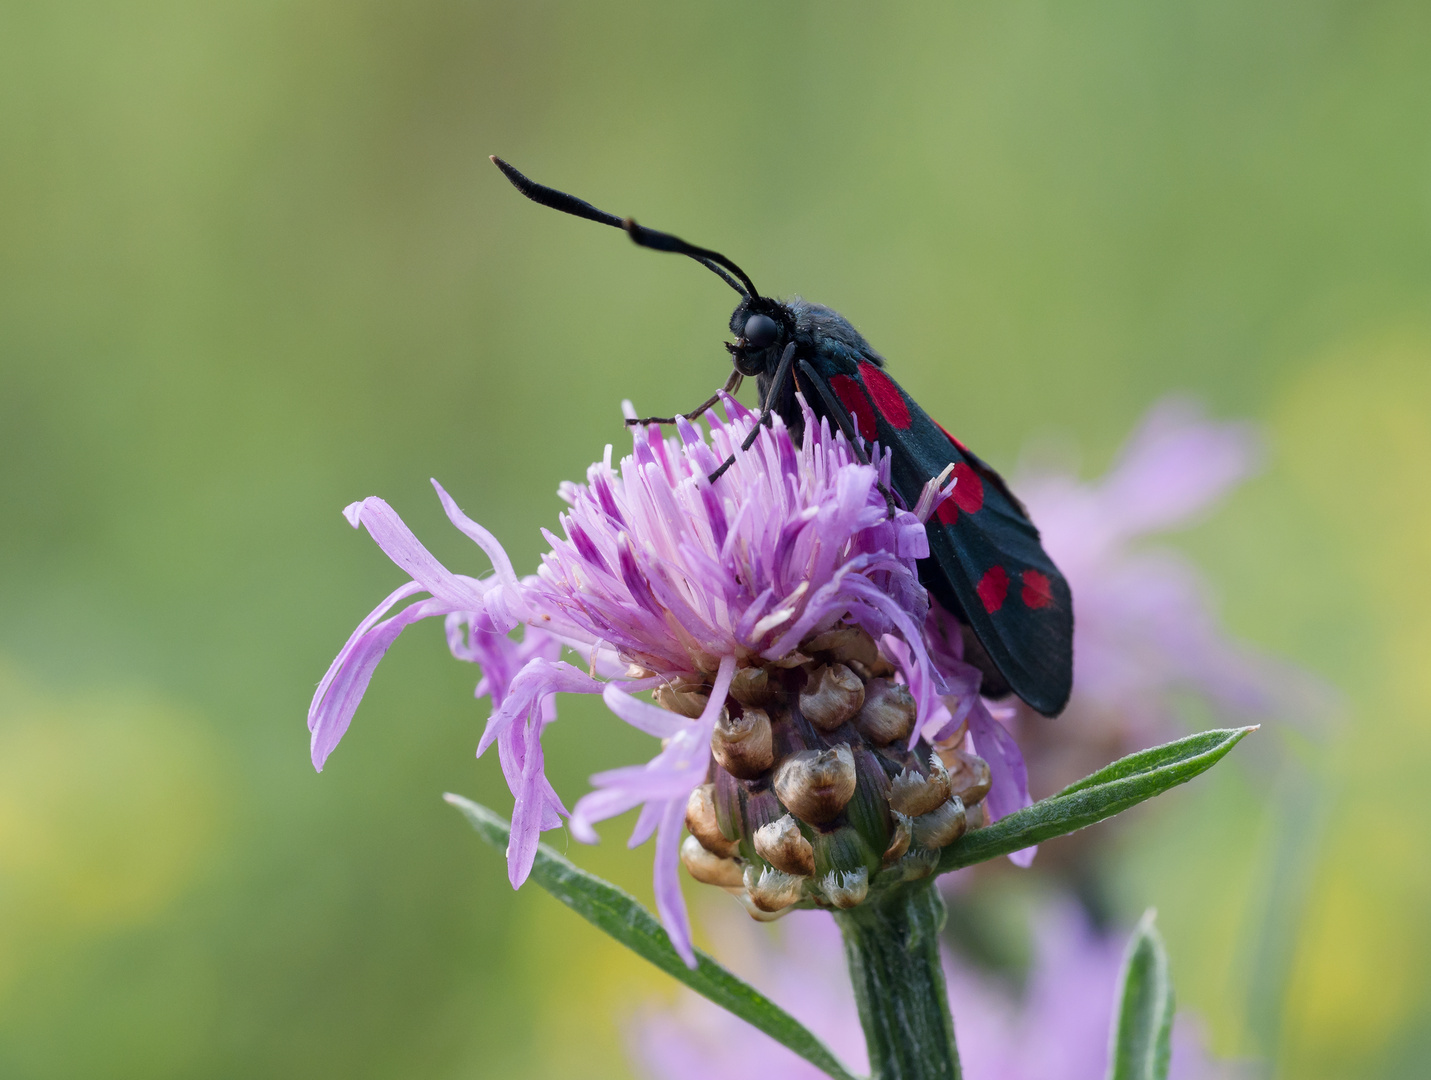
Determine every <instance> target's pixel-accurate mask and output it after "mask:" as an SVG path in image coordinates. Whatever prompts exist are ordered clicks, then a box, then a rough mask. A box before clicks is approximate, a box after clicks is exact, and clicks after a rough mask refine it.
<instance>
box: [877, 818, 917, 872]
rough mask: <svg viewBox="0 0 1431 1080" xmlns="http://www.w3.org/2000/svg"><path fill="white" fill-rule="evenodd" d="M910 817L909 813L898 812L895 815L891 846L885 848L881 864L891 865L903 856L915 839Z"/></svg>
mask: <svg viewBox="0 0 1431 1080" xmlns="http://www.w3.org/2000/svg"><path fill="white" fill-rule="evenodd" d="M910 821H911V819H910V817H909V815H907V814H900V813H896V814H895V815H894V833H893V835H892V836H891V837H890V841H889V847H887V848H885V849H884V855H882V856H881V857H880V864H881V865H883V866H889V865H890V864H892V863H895V862H898V861H899V860H900V859H901V858H903V856H904V853H905V852H906V851H908V850H909V845H910V842H911V841H912V840H913V839H914V831H913V827H912V825H911V824H910Z"/></svg>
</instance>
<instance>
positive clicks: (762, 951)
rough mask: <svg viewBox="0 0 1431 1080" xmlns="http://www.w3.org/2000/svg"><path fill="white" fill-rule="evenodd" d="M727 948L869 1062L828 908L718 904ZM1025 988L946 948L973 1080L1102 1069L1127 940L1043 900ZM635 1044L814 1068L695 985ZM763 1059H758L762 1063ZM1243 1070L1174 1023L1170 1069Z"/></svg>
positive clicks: (847, 1051) (718, 1074)
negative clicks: (730, 910)
mask: <svg viewBox="0 0 1431 1080" xmlns="http://www.w3.org/2000/svg"><path fill="white" fill-rule="evenodd" d="M714 917H715V918H716V919H717V920H718V921H719V933H718V935H717V937H718V940H719V941H720V942H721V948H722V956H723V959H725V960H726V962H727V963H728V964H729V965H730V966H731V967H732V968H733V969H734V970H735V971H736V972H737V973H738V974H740V975H741V976H742V977H744V978H745V979H746V980H747V981H748V982H750V983H751V984H752V985H754V986H755V987H756V988H757V989H760V990H761V991H763V992H764V993H765V994H766V995H767V996H768V997H770V998H771V999H772V1000H773V1001H775V1002H776V1003H777V1004H779V1005H780V1006H781V1007H782V1008H784V1009H785V1010H786V1011H788V1012H789V1013H790V1014H791V1015H793V1016H794V1017H795V1018H796V1019H797V1020H799V1021H800V1022H801V1023H802V1024H804V1025H805V1026H806V1027H807V1028H809V1029H810V1030H811V1031H813V1032H814V1033H815V1034H816V1035H818V1036H819V1037H820V1038H821V1039H823V1040H824V1041H825V1043H826V1045H828V1046H829V1047H830V1049H831V1050H833V1051H834V1052H835V1053H836V1054H837V1055H838V1056H839V1057H840V1058H841V1059H842V1060H843V1061H844V1062H845V1063H846V1064H847V1065H848V1066H850V1067H851V1068H853V1069H854V1071H856V1072H863V1071H865V1070H866V1069H867V1067H868V1059H867V1058H866V1056H865V1048H864V1040H863V1037H862V1035H861V1032H860V1023H859V1014H858V1012H857V1010H856V1008H855V1002H854V996H853V994H852V992H851V990H850V984H849V979H848V977H847V975H846V974H845V970H844V955H843V953H842V951H841V944H840V935H839V931H838V929H837V928H836V926H835V924H834V920H833V919H832V918H830V916H829V915H828V914H826V913H825V912H818V911H808V912H807V911H801V912H797V913H795V914H794V915H792V916H791V917H790V918H788V919H785V920H783V921H782V922H781V923H780V924H779V925H778V926H770V925H760V926H757V925H754V924H750V923H747V922H745V921H744V920H740V919H736V918H732V917H730V916H729V915H728V914H726V915H724V917H722V916H721V915H719V914H717V915H715V916H714ZM1033 953H1034V955H1033V963H1032V967H1031V969H1030V971H1029V974H1028V978H1027V980H1026V982H1025V985H1024V989H1023V992H1022V993H1020V994H1016V993H1014V992H1013V991H1011V990H1010V989H1009V987H1008V986H1007V984H1006V983H1005V982H1003V981H1002V980H1000V979H997V978H995V977H993V976H990V975H986V974H983V973H981V972H979V971H977V970H975V969H973V968H971V967H969V966H968V965H966V964H963V963H961V962H960V961H959V960H958V959H956V958H955V957H954V956H953V955H952V954H950V953H948V952H946V953H945V956H944V975H945V979H946V980H947V981H948V984H949V1000H950V1002H951V1004H952V1007H953V1010H954V1019H955V1034H956V1035H957V1037H958V1041H959V1056H960V1059H961V1063H962V1066H963V1072H964V1076H965V1077H967V1078H968V1080H1103V1077H1104V1076H1105V1075H1106V1073H1107V1067H1108V1033H1109V1027H1110V1024H1111V1021H1112V1016H1113V1001H1114V997H1115V994H1116V992H1117V984H1118V974H1119V970H1120V967H1121V964H1122V958H1123V942H1122V941H1120V940H1118V939H1116V938H1114V937H1106V936H1102V935H1100V934H1098V933H1097V932H1096V931H1094V930H1093V929H1092V927H1091V926H1090V925H1089V923H1088V922H1087V919H1086V918H1085V917H1084V915H1083V914H1082V912H1081V911H1080V910H1079V909H1078V907H1077V906H1076V905H1074V904H1072V903H1067V902H1065V903H1058V904H1052V905H1049V906H1047V907H1046V908H1045V909H1044V910H1043V911H1042V912H1041V914H1040V916H1039V918H1038V920H1037V924H1036V927H1035V934H1034V950H1033ZM631 1047H632V1055H633V1057H634V1058H635V1059H636V1062H637V1065H638V1069H639V1071H640V1073H641V1074H642V1075H644V1076H646V1077H649V1080H735V1078H737V1077H744V1076H749V1075H751V1073H752V1070H753V1069H756V1071H758V1072H759V1075H760V1076H761V1077H762V1080H816V1078H818V1077H821V1076H823V1075H824V1074H823V1073H821V1072H820V1071H819V1070H818V1069H816V1068H815V1067H814V1066H813V1065H810V1064H809V1063H807V1062H806V1061H804V1060H803V1059H802V1058H799V1057H797V1056H796V1055H795V1054H793V1053H792V1052H791V1051H789V1050H787V1049H785V1048H784V1047H783V1046H780V1045H779V1044H778V1043H776V1042H774V1041H773V1040H772V1039H770V1038H769V1037H768V1036H766V1035H764V1034H762V1033H761V1032H759V1031H756V1030H755V1029H754V1028H752V1027H750V1026H749V1025H747V1024H746V1023H745V1022H744V1021H742V1020H739V1019H737V1018H736V1017H734V1016H732V1015H731V1014H730V1013H728V1012H726V1011H725V1010H723V1009H721V1008H719V1007H718V1006H716V1005H713V1004H711V1003H710V1002H709V1001H707V1000H705V999H704V998H702V997H699V996H697V995H696V994H694V993H692V992H690V991H682V992H681V994H680V996H679V1000H678V1001H677V1003H676V1004H675V1005H674V1006H672V1007H670V1008H668V1009H660V1010H655V1009H653V1010H650V1011H647V1012H646V1013H645V1014H644V1015H642V1016H641V1017H640V1018H639V1019H638V1020H637V1022H636V1023H635V1024H634V1025H633V1027H632V1030H631ZM754 1063H759V1064H758V1069H757V1067H756V1066H755V1065H754ZM1233 1075H1236V1073H1235V1071H1234V1069H1233V1067H1231V1066H1228V1065H1224V1064H1216V1063H1214V1062H1213V1061H1212V1060H1211V1059H1209V1058H1208V1057H1207V1055H1206V1053H1205V1052H1204V1051H1203V1049H1202V1045H1201V1040H1200V1039H1199V1038H1198V1035H1197V1031H1196V1026H1195V1024H1194V1023H1193V1022H1192V1021H1191V1018H1189V1017H1187V1016H1185V1015H1184V1016H1179V1017H1178V1018H1177V1021H1176V1023H1175V1025H1174V1029H1173V1060H1172V1071H1171V1076H1172V1078H1173V1080H1213V1078H1217V1077H1225V1078H1230V1077H1231V1076H1233Z"/></svg>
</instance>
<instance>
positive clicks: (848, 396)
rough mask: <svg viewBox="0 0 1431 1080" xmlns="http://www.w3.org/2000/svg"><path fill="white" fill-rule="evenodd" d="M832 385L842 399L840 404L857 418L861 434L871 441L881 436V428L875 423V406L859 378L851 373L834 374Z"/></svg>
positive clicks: (856, 421)
mask: <svg viewBox="0 0 1431 1080" xmlns="http://www.w3.org/2000/svg"><path fill="white" fill-rule="evenodd" d="M830 386H831V388H832V389H833V390H834V391H835V396H836V397H837V398H839V399H840V404H841V405H843V406H844V407H845V411H846V412H847V413H849V414H850V415H851V416H853V417H854V418H855V423H856V424H857V425H858V426H859V429H860V434H861V435H862V436H864V437H865V438H866V439H868V440H869V441H870V442H874V441H875V439H877V438H879V428H878V427H877V426H876V425H875V417H874V406H873V405H871V404H870V399H869V398H868V397H866V396H865V392H864V389H863V388H862V387H861V386H860V383H859V380H858V379H855V378H853V377H851V376H849V375H833V376H831V377H830Z"/></svg>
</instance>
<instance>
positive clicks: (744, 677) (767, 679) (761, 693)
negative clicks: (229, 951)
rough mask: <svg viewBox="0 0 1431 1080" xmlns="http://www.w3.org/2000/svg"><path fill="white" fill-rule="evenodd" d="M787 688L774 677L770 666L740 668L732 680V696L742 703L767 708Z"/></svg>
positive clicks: (778, 698)
mask: <svg viewBox="0 0 1431 1080" xmlns="http://www.w3.org/2000/svg"><path fill="white" fill-rule="evenodd" d="M784 693H785V688H784V687H783V686H781V685H780V680H779V679H776V678H772V677H771V675H770V671H769V669H768V668H763V667H743V668H739V669H738V670H737V671H736V673H735V677H734V678H733V679H731V681H730V696H731V697H733V698H735V700H736V701H738V702H740V703H741V704H742V705H751V706H756V707H759V708H766V707H768V706H770V705H773V704H774V703H775V702H777V701H779V700H780V698H781V697H782V696H783V695H784Z"/></svg>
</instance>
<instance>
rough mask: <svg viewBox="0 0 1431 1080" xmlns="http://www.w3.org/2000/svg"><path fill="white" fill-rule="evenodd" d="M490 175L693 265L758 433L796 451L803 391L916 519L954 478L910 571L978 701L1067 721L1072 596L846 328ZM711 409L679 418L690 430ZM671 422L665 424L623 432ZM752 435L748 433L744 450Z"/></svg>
mask: <svg viewBox="0 0 1431 1080" xmlns="http://www.w3.org/2000/svg"><path fill="white" fill-rule="evenodd" d="M492 161H493V162H494V163H495V164H496V166H497V167H498V168H499V169H501V170H502V172H503V174H505V175H506V177H507V179H508V180H510V181H511V182H512V184H513V185H514V186H515V187H516V189H517V190H518V191H520V192H521V193H522V194H523V195H525V196H526V197H527V198H529V199H531V200H532V201H533V202H537V203H540V204H542V205H543V206H549V207H551V208H553V209H555V210H561V211H563V212H564V213H568V214H574V215H576V216H577V217H584V218H588V219H590V220H592V221H599V222H601V223H602V224H603V225H613V226H615V227H616V228H618V229H624V230H625V231H626V232H627V233H628V234H629V235H630V236H631V239H633V240H634V241H636V243H637V244H640V245H641V246H642V247H648V248H653V249H655V250H657V251H671V252H675V253H677V254H681V255H689V256H690V257H691V258H693V259H695V260H696V261H698V262H700V263H702V264H703V265H704V266H706V267H707V268H708V269H710V270H712V271H714V272H715V273H716V274H718V275H720V277H721V278H722V279H723V280H724V281H725V282H726V284H728V285H729V286H730V287H731V288H733V289H734V290H735V291H736V292H738V293H740V295H741V300H740V303H739V305H737V307H736V309H735V312H734V314H732V315H731V317H730V330H731V333H732V334H734V335H735V338H736V340H735V342H734V344H730V343H727V345H726V348H727V349H729V350H730V354H731V359H732V361H733V362H734V365H735V370H734V372H732V373H731V376H730V379H729V380H728V381H727V382H726V384H725V389H726V391H728V392H730V393H734V392H735V390H736V389H737V388H738V387H739V386H740V383H741V380H742V378H754V379H755V380H756V386H757V388H758V389H759V392H760V405H761V409H762V419H768V417H769V414H770V413H772V412H774V413H778V414H779V415H780V417H781V419H783V420H784V421H785V423H786V424H787V425H788V427H789V428H790V430H791V432H792V433H793V435H794V437H795V438H796V439H797V440H798V439H799V438H800V437H801V432H802V430H803V428H804V419H803V417H802V415H801V412H800V409H799V406H798V404H797V403H796V400H795V394H796V391H797V390H798V391H799V392H800V393H801V394H802V395H803V396H804V398H805V401H806V402H807V403H808V404H809V406H810V407H811V409H813V410H814V412H815V414H816V415H817V416H822V417H828V418H829V420H830V422H831V423H832V424H833V425H836V426H838V427H839V428H840V430H841V431H843V432H844V433H845V436H846V438H848V439H849V440H850V443H851V445H852V446H854V447H856V449H857V452H860V453H863V449H862V445H861V438H863V439H864V440H867V441H869V442H873V441H875V440H876V439H878V440H879V443H880V445H881V446H886V447H889V448H890V450H891V451H892V465H893V473H892V479H893V484H894V490H895V492H896V493H897V494H898V496H899V497H900V499H902V500H903V502H904V505H905V506H913V505H914V503H915V501H916V500H917V499H918V498H919V494H920V491H921V490H922V489H923V487H924V485H925V483H926V482H927V481H928V480H929V479H931V478H932V477H936V476H939V475H940V474H941V473H943V472H944V471H945V470H946V469H949V468H952V469H953V472H954V476H955V477H956V478H957V483H956V485H955V488H954V494H953V495H952V497H950V498H949V499H948V500H946V501H945V502H944V504H943V505H942V506H941V507H940V508H939V510H938V511H937V512H936V514H935V516H934V517H931V518H930V520H929V524H928V526H927V528H928V531H929V549H930V555H929V558H927V559H924V560H921V562H920V564H919V577H920V580H921V581H922V582H923V583H924V586H925V587H926V588H927V589H928V590H929V591H930V593H932V594H933V596H934V598H935V599H936V600H938V601H939V602H940V603H941V604H943V605H944V607H945V608H947V609H948V610H949V611H950V612H952V613H953V614H954V615H955V616H956V617H957V618H958V620H959V622H960V624H961V625H962V626H963V627H964V643H965V656H966V658H968V659H969V661H970V662H971V663H973V664H975V665H976V666H978V668H979V669H980V670H981V671H982V672H983V674H984V686H983V692H984V693H985V694H987V695H989V696H992V697H1001V696H1003V695H1005V694H1007V693H1009V692H1010V691H1012V692H1014V693H1015V694H1017V695H1018V696H1019V697H1021V698H1023V700H1024V701H1026V702H1028V704H1029V705H1030V706H1032V707H1033V708H1034V709H1037V710H1038V711H1039V712H1041V713H1043V714H1045V715H1048V716H1052V715H1054V714H1056V713H1058V712H1060V711H1062V709H1063V707H1064V705H1066V704H1067V703H1068V694H1069V690H1070V689H1071V686H1072V682H1073V601H1072V596H1071V594H1070V593H1069V589H1068V583H1067V582H1066V581H1065V580H1064V578H1063V575H1062V574H1060V573H1059V572H1058V568H1057V567H1056V566H1054V565H1053V560H1052V559H1050V558H1049V557H1048V555H1047V554H1045V553H1044V550H1043V547H1042V545H1041V544H1040V543H1039V535H1038V530H1037V529H1036V528H1034V525H1033V522H1032V521H1030V520H1029V517H1028V512H1027V511H1026V510H1025V509H1024V506H1023V504H1022V503H1020V502H1019V500H1018V499H1017V498H1015V497H1014V495H1013V493H1012V492H1011V491H1009V488H1008V485H1006V484H1005V483H1004V481H1003V479H1002V478H1000V476H999V474H998V473H996V472H995V471H994V470H993V469H992V468H990V467H989V466H988V465H987V464H985V463H984V462H983V461H982V460H980V458H979V457H977V456H976V455H975V454H974V453H972V452H971V451H970V450H969V449H968V448H967V447H966V446H965V445H964V444H963V443H961V442H960V441H959V440H958V439H956V438H954V436H952V435H950V434H949V433H948V432H947V431H945V430H944V428H942V427H941V426H940V425H939V424H937V423H935V422H934V421H933V420H931V419H930V418H929V416H928V414H927V413H925V411H924V410H923V409H921V408H920V407H919V404H918V403H917V402H915V401H914V400H913V399H912V398H910V396H909V395H908V394H906V393H905V392H904V391H903V390H902V389H900V387H899V385H898V384H897V383H895V381H894V380H893V379H891V378H890V377H889V375H888V374H887V373H886V372H885V370H884V357H882V356H880V354H879V353H877V352H875V350H874V349H873V348H871V347H870V344H869V342H867V341H865V339H864V338H863V337H861V336H860V334H859V332H858V331H857V330H855V328H854V327H853V326H851V325H850V323H849V322H848V321H847V320H846V319H845V318H844V317H843V316H842V315H840V314H839V313H838V312H835V311H831V310H830V309H829V308H827V307H821V306H820V305H819V304H811V303H808V302H806V301H804V300H800V299H795V300H790V301H781V300H773V299H771V298H770V297H767V296H761V295H760V294H759V292H757V291H756V288H755V285H754V283H753V282H752V281H751V280H750V278H749V276H748V275H747V274H746V273H745V272H744V271H743V270H741V269H740V267H738V266H736V265H735V263H733V262H732V261H731V260H730V259H728V258H726V257H725V256H724V255H721V254H720V253H719V252H715V251H710V250H708V249H706V248H698V247H695V246H694V245H692V244H688V243H686V242H685V241H684V240H681V239H680V238H678V237H675V236H672V235H670V234H669V233H662V232H656V231H655V230H653V229H647V228H643V227H642V226H640V225H637V224H636V222H635V221H633V220H632V219H631V218H625V219H622V218H618V217H616V216H615V215H614V214H608V213H605V212H603V211H601V210H598V209H597V208H596V207H594V206H592V205H591V204H590V203H588V202H585V201H583V200H581V199H578V198H576V197H575V196H573V195H568V194H566V193H564V192H561V191H557V190H555V189H553V188H549V187H544V186H543V185H541V184H537V183H535V182H533V181H532V180H529V179H528V178H527V177H525V176H523V175H522V174H521V173H520V172H518V171H517V170H516V169H514V168H512V166H510V165H508V164H507V163H506V162H505V161H502V160H501V159H499V158H495V157H494V158H493V159H492ZM717 400H718V397H712V398H711V399H710V400H709V401H707V402H705V403H703V404H702V405H700V406H699V407H698V408H696V409H693V410H692V411H691V412H689V413H686V414H685V415H686V416H687V417H689V418H692V419H693V418H695V417H697V416H699V415H700V414H701V413H703V412H704V411H705V410H706V409H707V408H709V407H711V406H712V405H714V404H715V403H716V401H717ZM673 422H674V418H673V417H646V418H643V419H641V420H634V421H630V423H642V424H645V423H673ZM759 430H760V427H759V425H757V426H756V427H755V429H754V430H753V431H752V432H751V437H750V439H748V440H747V442H746V445H747V447H748V446H749V445H750V443H751V442H753V441H754V437H755V433H756V432H758V431H759ZM728 464H729V462H727V465H728ZM725 468H726V466H725V465H723V466H721V468H720V469H718V470H717V471H716V472H715V473H713V474H712V477H711V478H712V480H717V479H718V478H719V476H720V473H721V472H724V470H725ZM886 497H888V493H886Z"/></svg>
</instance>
